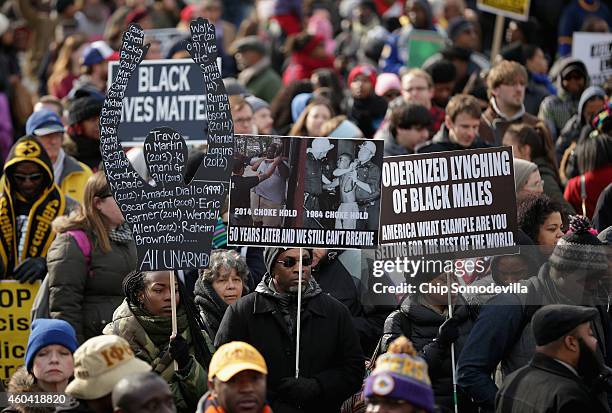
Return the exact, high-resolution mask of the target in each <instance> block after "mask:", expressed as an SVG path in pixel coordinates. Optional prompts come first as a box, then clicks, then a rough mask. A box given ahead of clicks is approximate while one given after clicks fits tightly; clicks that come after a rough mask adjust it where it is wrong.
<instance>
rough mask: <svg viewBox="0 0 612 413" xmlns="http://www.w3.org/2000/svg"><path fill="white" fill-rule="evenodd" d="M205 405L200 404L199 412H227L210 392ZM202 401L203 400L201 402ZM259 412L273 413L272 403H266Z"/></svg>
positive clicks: (206, 395)
mask: <svg viewBox="0 0 612 413" xmlns="http://www.w3.org/2000/svg"><path fill="white" fill-rule="evenodd" d="M204 397H205V398H204V400H205V401H204V406H201V405H200V406H201V408H200V406H198V413H226V411H225V409H224V408H223V407H221V406H219V402H218V401H217V399H216V398H214V397H213V396H212V395H211V394H210V392H209V393H206V394H205V395H204ZM200 403H202V402H200ZM259 413H272V409H271V408H270V405H268V404H264V407H263V409H261V411H260V412H259Z"/></svg>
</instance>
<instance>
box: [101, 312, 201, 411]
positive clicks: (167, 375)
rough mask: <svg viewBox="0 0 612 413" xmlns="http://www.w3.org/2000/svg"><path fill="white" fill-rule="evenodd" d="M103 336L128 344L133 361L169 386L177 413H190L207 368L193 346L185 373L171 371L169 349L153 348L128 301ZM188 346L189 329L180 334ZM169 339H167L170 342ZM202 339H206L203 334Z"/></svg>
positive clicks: (152, 343) (198, 394) (198, 397)
mask: <svg viewBox="0 0 612 413" xmlns="http://www.w3.org/2000/svg"><path fill="white" fill-rule="evenodd" d="M104 334H115V335H118V336H120V337H123V338H124V339H126V340H127V342H128V343H130V347H131V348H132V350H133V351H134V354H135V355H136V357H138V358H139V359H141V360H144V361H146V362H147V363H149V364H150V365H151V367H152V368H153V371H154V372H156V373H157V374H159V375H160V376H161V377H162V378H163V379H164V380H166V382H167V383H168V385H169V386H170V391H171V392H172V395H173V397H174V404H175V405H176V408H177V411H178V412H184V413H187V412H189V413H191V412H193V408H194V407H195V406H196V405H197V403H198V400H199V399H200V397H202V395H203V394H204V393H206V389H207V380H208V373H207V370H208V366H205V367H204V366H202V365H201V364H200V362H199V361H198V360H196V358H195V356H194V350H193V346H192V345H190V346H189V354H190V355H191V357H190V358H191V360H190V361H189V363H188V364H187V367H186V368H185V369H184V370H174V360H173V359H172V357H171V356H170V353H169V351H168V348H167V347H166V348H158V347H156V345H155V343H154V342H153V340H152V339H151V338H150V337H149V335H148V333H147V331H146V330H145V329H144V327H143V326H142V325H141V324H140V322H139V321H138V318H137V317H136V316H135V315H134V313H133V312H132V310H131V309H130V307H129V305H128V303H127V301H124V302H123V303H122V304H121V305H120V306H119V307H118V308H117V310H116V311H115V313H114V314H113V320H112V322H110V323H109V324H108V325H107V326H106V327H105V328H104ZM181 335H182V336H183V338H184V339H185V340H187V343H191V334H190V332H189V327H187V328H186V329H185V330H184V331H183V333H181ZM169 337H170V336H169V335H168V339H169ZM204 337H205V339H207V337H208V336H207V335H206V334H204ZM207 344H208V346H209V351H210V352H211V354H212V352H213V348H212V343H210V342H209V343H207Z"/></svg>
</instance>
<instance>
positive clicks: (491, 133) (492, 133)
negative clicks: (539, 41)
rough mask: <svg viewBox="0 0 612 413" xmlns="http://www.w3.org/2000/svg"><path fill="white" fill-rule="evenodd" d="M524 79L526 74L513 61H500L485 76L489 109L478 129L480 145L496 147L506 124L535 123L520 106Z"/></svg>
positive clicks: (522, 68) (506, 126)
mask: <svg viewBox="0 0 612 413" xmlns="http://www.w3.org/2000/svg"><path fill="white" fill-rule="evenodd" d="M527 80H528V78H527V71H526V70H525V68H524V67H523V66H522V65H521V64H519V63H517V62H511V61H509V60H502V61H501V62H499V63H498V64H496V65H495V66H494V67H493V68H492V69H491V71H490V72H489V75H488V76H487V86H488V94H489V107H488V108H487V110H485V112H484V113H483V114H482V117H481V121H480V129H479V134H480V138H481V139H482V140H483V141H484V142H486V143H488V144H491V145H494V146H499V145H501V143H502V138H503V137H504V133H505V132H506V129H508V127H509V126H510V125H512V124H516V123H525V124H527V125H530V126H534V125H535V124H536V122H537V121H538V118H536V117H535V116H533V115H530V114H529V113H527V112H525V105H524V104H523V101H524V100H525V87H526V85H527Z"/></svg>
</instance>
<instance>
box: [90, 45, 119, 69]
mask: <svg viewBox="0 0 612 413" xmlns="http://www.w3.org/2000/svg"><path fill="white" fill-rule="evenodd" d="M117 57H118V53H117V52H115V51H114V50H113V49H112V48H111V47H110V46H109V45H108V44H107V43H106V42H105V41H103V40H98V41H95V42H93V43H91V44H90V45H89V46H87V48H85V50H84V51H83V65H84V66H93V65H95V64H98V63H102V62H104V61H105V60H117Z"/></svg>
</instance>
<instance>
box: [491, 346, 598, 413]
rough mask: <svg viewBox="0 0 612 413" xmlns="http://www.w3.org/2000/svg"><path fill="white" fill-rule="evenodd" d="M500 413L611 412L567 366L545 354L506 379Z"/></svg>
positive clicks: (499, 401) (500, 395)
mask: <svg viewBox="0 0 612 413" xmlns="http://www.w3.org/2000/svg"><path fill="white" fill-rule="evenodd" d="M495 411H496V412H497V413H541V412H555V413H576V412H584V413H586V412H589V413H599V412H602V413H603V412H608V411H609V409H608V408H607V406H603V405H602V404H601V402H600V400H599V398H598V397H595V395H593V394H592V393H591V392H590V390H589V388H588V387H587V386H586V384H585V383H584V382H583V381H582V380H581V379H580V378H579V377H578V376H576V375H575V374H574V373H572V372H571V371H570V370H569V369H568V368H567V367H565V366H563V365H562V364H561V363H559V362H557V361H555V360H554V359H552V358H550V357H548V356H545V355H544V354H541V353H536V354H535V355H534V356H533V359H532V360H531V361H530V362H529V364H528V365H526V366H525V367H522V368H520V369H518V370H517V371H515V372H514V373H512V374H511V375H510V376H508V377H507V378H506V380H505V381H504V384H503V385H502V386H501V388H500V389H499V391H498V392H497V396H496V397H495Z"/></svg>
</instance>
